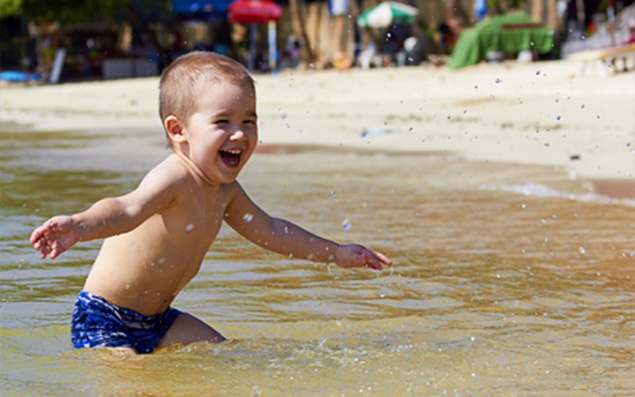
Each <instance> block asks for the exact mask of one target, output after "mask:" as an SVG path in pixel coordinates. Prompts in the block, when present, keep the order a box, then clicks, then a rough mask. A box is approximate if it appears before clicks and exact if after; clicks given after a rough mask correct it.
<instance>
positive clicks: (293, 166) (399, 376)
mask: <svg viewBox="0 0 635 397" xmlns="http://www.w3.org/2000/svg"><path fill="white" fill-rule="evenodd" d="M28 135H29V134H28V133H21V134H13V135H11V134H3V135H2V137H3V143H4V140H6V141H7V143H6V144H5V146H3V147H2V148H0V151H1V152H0V154H1V155H2V156H0V173H1V174H2V177H3V179H2V194H1V196H0V197H1V201H2V205H1V209H0V218H1V219H0V222H1V223H2V225H3V227H2V229H1V230H0V252H1V253H2V255H1V257H0V278H1V279H2V284H1V285H2V302H1V303H0V304H1V307H0V316H1V318H2V322H1V324H2V326H1V328H0V336H1V338H0V343H1V344H2V348H1V354H2V361H3V371H2V372H1V373H0V381H1V382H2V384H3V385H5V386H4V389H5V390H7V392H8V393H9V394H14V395H24V396H26V395H43V394H48V395H117V396H121V395H132V396H138V395H175V396H187V395H192V396H194V395H196V396H198V395H201V394H203V395H206V394H209V392H210V391H212V390H213V394H214V395H220V396H223V395H227V396H235V395H285V396H286V395H288V396H296V395H316V396H323V395H352V394H362V395H481V396H492V395H534V394H535V395H541V396H545V395H547V396H550V395H553V396H562V395H575V396H586V395H588V396H596V395H632V394H633V393H635V386H634V385H633V381H632V379H633V377H634V376H635V368H634V367H635V360H634V359H633V355H632V348H633V335H635V333H634V327H635V316H634V308H635V305H634V303H633V302H634V299H633V298H634V294H633V291H634V288H633V280H632V279H631V274H632V268H633V266H634V261H635V259H634V257H635V249H634V247H633V246H632V243H631V242H632V235H633V228H634V227H635V215H633V210H632V203H631V202H629V201H628V200H613V201H612V200H609V199H607V198H605V197H604V198H603V197H598V196H597V195H595V196H594V195H590V193H591V192H590V190H589V187H588V185H587V184H585V183H583V182H579V181H571V180H568V179H567V178H566V176H565V175H563V174H562V173H560V172H559V171H557V170H554V169H550V168H546V167H527V166H524V167H520V166H509V165H504V164H489V163H482V164H479V163H468V162H466V161H464V160H462V159H461V158H458V157H455V156H452V155H447V154H438V153H429V154H425V155H424V154H400V155H396V154H386V153H384V154H373V153H362V152H356V153H352V152H347V151H344V150H333V149H328V150H327V149H320V148H312V149H306V150H304V149H303V150H300V149H298V148H295V149H289V150H283V149H282V148H278V149H273V148H265V149H266V150H263V152H261V153H259V154H256V155H255V156H254V158H253V159H252V164H250V165H249V166H248V167H247V169H246V170H245V171H244V174H243V175H242V177H241V182H242V184H243V185H244V186H245V187H246V189H247V190H248V192H249V193H250V194H251V195H252V196H253V198H254V199H255V200H256V201H257V202H258V203H260V204H261V206H262V207H264V208H265V209H266V210H267V211H269V212H270V213H271V214H273V215H276V216H282V217H287V218H289V219H291V220H294V221H296V222H297V223H299V224H301V225H302V226H304V227H306V228H308V229H310V230H313V231H315V232H318V233H320V234H323V235H326V236H328V237H331V238H334V239H337V240H341V241H343V242H349V241H355V242H362V243H364V244H367V245H369V246H371V247H373V248H375V249H377V250H379V251H382V252H384V253H386V254H387V255H389V256H390V257H391V258H392V259H393V260H394V261H395V266H394V268H393V269H392V270H386V271H384V272H382V273H375V272H372V271H369V270H344V269H340V268H337V267H335V266H328V267H327V266H324V265H314V264H311V263H307V262H302V261H297V260H293V259H289V258H283V257H280V256H277V255H274V254H271V253H267V252H265V251H262V250H261V249H260V248H258V247H255V246H253V245H251V244H249V243H247V242H246V241H244V240H243V239H242V238H240V237H239V236H237V235H236V234H234V233H233V232H232V231H231V230H229V229H223V230H222V232H221V234H220V236H219V240H218V241H217V242H216V243H215V244H214V246H213V247H212V250H211V251H210V253H209V254H208V256H207V258H206V260H205V262H204V264H203V267H202V270H201V272H200V274H199V275H198V276H197V278H195V279H194V281H193V282H192V283H191V285H190V286H189V287H188V288H187V289H186V290H185V291H184V292H183V294H182V295H181V296H180V297H179V298H178V299H177V301H176V302H175V306H176V307H179V308H181V309H184V310H187V311H189V312H191V313H193V314H195V315H197V316H199V317H201V318H202V319H204V320H205V321H207V322H209V323H211V324H213V325H214V326H215V327H217V328H218V329H219V330H220V331H221V332H222V333H224V334H225V335H226V336H228V337H229V338H232V339H234V341H233V342H232V343H229V344H225V345H221V346H216V345H207V344H200V345H197V346H191V347H185V348H182V349H177V350H176V351H169V352H168V351H164V352H161V353H160V354H156V355H151V356H143V357H134V358H122V357H117V356H116V355H113V354H111V353H108V352H99V351H74V350H71V349H70V343H69V342H68V325H67V323H68V319H69V316H70V311H71V307H72V303H73V300H74V295H75V294H76V293H77V292H78V291H79V289H80V288H81V285H82V283H83V279H84V277H85V275H86V274H87V272H88V270H89V267H90V262H91V260H92V258H94V256H95V255H96V251H97V249H98V248H99V243H96V242H94V243H88V244H81V245H79V246H77V247H75V248H74V249H73V250H71V251H70V252H68V253H66V254H65V255H63V256H62V257H61V258H59V259H58V260H56V261H54V262H51V261H46V262H41V261H40V260H39V259H38V257H37V256H36V255H35V253H34V252H33V251H32V250H31V248H30V246H29V245H28V241H27V239H28V234H29V233H30V231H31V229H32V228H33V227H34V226H35V225H36V224H39V223H40V222H41V221H42V220H43V219H44V218H45V217H48V216H50V215H52V214H54V213H58V212H71V211H77V210H80V209H82V208H85V207H86V206H87V205H89V204H90V203H92V202H93V201H94V200H96V199H97V198H99V197H102V196H104V195H110V194H117V193H121V192H124V191H126V190H128V189H130V188H132V187H133V186H134V185H135V184H136V183H137V182H138V181H139V179H140V178H141V177H142V175H143V174H144V173H145V172H146V171H147V169H148V168H149V167H150V166H151V164H152V163H153V162H156V161H158V159H160V158H161V156H163V155H164V153H163V152H162V150H161V145H160V144H153V145H149V146H148V147H149V148H148V149H147V150H143V151H141V153H135V155H134V159H133V156H132V155H130V156H128V155H124V156H122V155H121V153H118V152H117V151H115V150H110V151H109V150H104V151H102V153H100V155H99V156H92V159H93V161H92V162H91V164H90V166H89V167H85V166H84V161H85V158H86V156H87V151H90V150H92V149H89V148H90V147H91V146H92V145H91V144H90V142H101V140H102V139H103V136H102V135H99V134H97V135H95V136H94V140H92V141H91V140H89V139H86V140H84V141H81V140H77V141H75V144H73V145H66V144H63V141H65V140H66V138H67V135H63V134H62V135H60V136H48V137H46V139H48V140H51V141H53V142H52V144H51V145H50V146H46V147H43V146H41V145H38V144H33V142H31V140H29V139H26V138H25V137H26V136H28ZM33 138H34V139H35V137H33ZM160 138H161V137H159V139H160ZM42 139H45V138H44V137H39V138H37V139H36V140H38V141H41V140H42ZM104 145H107V142H105V141H104ZM8 148H10V149H8ZM9 153H11V155H8V154H9ZM16 153H19V154H20V155H19V156H17V155H16ZM88 153H90V152H88ZM43 156H46V158H48V159H49V161H46V158H43ZM61 158H64V159H65V161H63V162H62V161H51V159H61ZM33 159H35V160H34V161H31V160H33ZM128 159H130V161H129V162H128ZM75 161H77V162H75ZM113 161H116V165H113V164H115V163H114V162H113ZM43 164H45V165H46V166H42V165H43ZM126 168H127V169H126ZM289 170H293V172H290V171H289ZM544 192H551V193H550V194H543V193H544ZM554 192H555V193H554Z"/></svg>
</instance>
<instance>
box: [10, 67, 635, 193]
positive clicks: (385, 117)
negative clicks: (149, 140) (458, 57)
mask: <svg viewBox="0 0 635 397" xmlns="http://www.w3.org/2000/svg"><path fill="white" fill-rule="evenodd" d="M579 71H580V64H578V63H574V62H567V61H556V62H538V63H531V64H518V63H507V64H503V65H496V66H493V65H486V64H482V65H478V66H475V67H472V68H468V69H464V70H460V71H451V70H448V69H445V68H436V67H432V66H421V67H406V68H386V69H373V70H369V71H361V70H351V71H345V72H339V71H324V72H281V73H279V74H278V75H273V76H272V75H256V76H255V78H256V81H257V90H258V95H259V109H258V111H259V116H260V138H261V142H262V143H264V144H270V145H289V144H291V145H301V146H306V145H309V146H311V145H320V146H324V145H326V146H337V147H344V148H346V147H349V148H355V149H367V150H372V151H405V152H415V153H416V152H421V153H425V152H441V153H457V154H460V155H462V156H464V157H465V158H467V159H468V160H471V161H478V162H503V163H516V164H538V165H555V166H558V167H561V168H562V169H563V170H565V171H566V172H567V173H568V175H569V177H570V178H571V179H576V178H589V179H593V180H600V181H604V180H619V181H620V182H619V186H622V187H624V186H627V187H628V189H627V190H629V191H631V190H633V189H635V187H634V185H632V180H633V175H634V174H635V160H634V159H633V149H634V148H635V112H634V111H633V109H635V73H634V72H627V73H619V74H613V75H609V76H608V77H600V76H580V75H579ZM157 84H158V79H157V78H142V79H133V80H116V81H104V82H90V83H80V84H63V85H59V86H39V87H11V88H5V89H1V90H0V106H1V108H0V123H1V124H0V125H2V126H4V127H3V129H4V130H7V129H8V127H7V126H9V125H10V124H11V123H18V124H20V125H24V124H27V125H29V128H30V129H35V130H40V131H59V130H94V129H103V128H113V129H120V130H122V129H130V130H134V129H137V128H144V129H147V128H156V129H157V133H159V134H160V129H161V123H160V121H159V119H158V116H157ZM121 145H122V148H123V147H125V146H127V145H128V142H127V141H126V140H125V139H122V140H121ZM594 186H595V187H596V189H601V190H603V191H607V189H606V183H605V182H601V183H595V184H594ZM614 190H615V189H608V192H609V194H611V195H612V194H613V193H612V192H613V191H614ZM623 190H624V189H623V188H622V189H621V191H623ZM615 194H620V195H621V194H623V193H615ZM628 195H632V193H628Z"/></svg>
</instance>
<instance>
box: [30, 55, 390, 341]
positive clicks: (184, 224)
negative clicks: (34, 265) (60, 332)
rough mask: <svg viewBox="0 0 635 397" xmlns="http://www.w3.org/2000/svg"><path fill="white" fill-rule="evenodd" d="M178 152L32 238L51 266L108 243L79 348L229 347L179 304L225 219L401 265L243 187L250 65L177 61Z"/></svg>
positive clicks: (172, 84) (174, 117) (270, 245)
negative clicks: (70, 252)
mask: <svg viewBox="0 0 635 397" xmlns="http://www.w3.org/2000/svg"><path fill="white" fill-rule="evenodd" d="M159 103H160V104H159V112H160V115H161V119H162V120H163V126H164V127H165V131H166V133H167V137H168V141H169V146H170V148H171V150H172V153H171V154H170V155H169V156H168V157H167V158H166V159H165V160H164V161H163V162H161V163H160V164H159V165H157V166H156V167H155V168H154V169H152V170H151V171H150V172H149V173H148V174H147V175H146V176H145V177H144V179H143V180H142V181H141V183H140V184H139V186H138V187H137V188H136V189H135V190H134V191H132V192H130V193H128V194H126V195H123V196H120V197H115V198H105V199H102V200H100V201H98V202H96V203H95V204H93V205H92V206H91V207H90V208H89V209H88V210H86V211H84V212H81V213H78V214H74V215H70V216H56V217H53V218H51V219H49V220H48V221H46V222H45V223H44V224H43V225H42V226H40V227H38V228H37V229H35V230H34V231H33V234H32V235H31V243H32V244H33V246H34V247H35V249H36V250H38V251H40V256H41V257H42V259H44V258H46V257H47V256H50V258H51V259H55V258H56V257H58V256H59V255H60V254H62V253H63V252H64V251H66V250H67V249H69V248H70V247H71V246H72V245H73V244H75V243H77V242H79V241H89V240H94V239H101V238H105V240H104V243H103V245H102V248H101V250H100V252H99V254H98V256H97V258H96V260H95V263H94V265H93V267H92V269H91V271H90V274H89V275H88V278H87V279H86V283H85V285H84V290H83V291H82V292H81V293H80V294H79V296H78V298H77V301H76V304H75V309H74V310H73V318H72V321H71V340H72V342H73V345H74V346H75V347H76V348H83V347H116V348H120V349H124V350H126V351H132V352H136V353H151V352H152V351H154V350H156V349H159V348H162V347H166V346H169V345H171V344H174V343H180V344H184V345H187V344H190V343H194V342H201V341H212V342H216V343H218V342H222V341H224V340H225V338H224V337H223V336H222V335H221V334H220V333H218V332H217V331H216V330H214V329H213V328H212V327H210V326H208V325H207V324H205V323H204V322H202V321H201V320H199V319H197V318H195V317H194V316H192V315H189V314H187V313H184V312H180V311H178V310H176V309H173V308H171V307H170V304H171V303H172V301H173V300H174V298H175V297H176V295H177V294H178V293H179V292H180V291H181V289H183V287H185V286H186V285H187V284H188V282H189V281H190V280H191V279H192V278H193V277H194V276H195V275H196V273H197V272H198V270H199V268H200V266H201V263H202V261H203V258H204V257H205V254H206V253H207V251H208V249H209V247H210V245H211V244H212V242H213V241H214V239H215V238H216V235H217V234H218V231H219V229H220V227H221V223H222V222H223V221H225V222H226V223H227V224H228V225H229V226H231V227H232V228H233V229H234V230H236V231H237V232H238V233H239V234H241V235H242V236H244V237H245V238H247V239H248V240H249V241H251V242H253V243H255V244H257V245H259V246H261V247H263V248H266V249H268V250H271V251H274V252H277V253H280V254H283V255H291V256H293V257H294V258H300V259H307V260H311V261H316V262H325V263H327V262H335V263H336V264H337V265H339V266H342V267H364V266H365V267H370V268H372V269H376V270H381V269H382V264H383V265H391V262H390V260H389V259H388V258H387V257H385V256H384V255H382V254H380V253H376V252H373V251H371V250H368V249H366V248H364V247H362V246H360V245H339V244H337V243H335V242H332V241H329V240H326V239H324V238H321V237H319V236H316V235H314V234H312V233H310V232H308V231H306V230H304V229H302V228H300V227H298V226H296V225H294V224H293V223H290V222H288V221H286V220H283V219H278V218H272V217H270V216H269V215H267V214H266V213H265V212H264V211H263V210H262V209H260V208H259V207H258V206H257V205H256V204H255V203H254V202H252V201H251V200H250V199H249V197H248V196H247V194H246V193H245V191H244V190H243V188H242V187H241V186H240V184H239V183H238V182H237V181H236V178H237V177H238V174H239V172H240V170H241V169H242V168H243V166H244V165H245V163H247V161H248V160H249V158H250V156H251V155H252V153H253V151H254V149H255V147H256V143H257V141H258V126H257V115H256V93H255V88H254V82H253V80H252V78H251V76H250V75H249V73H248V72H247V70H246V69H245V68H244V67H243V66H242V65H240V64H239V63H237V62H235V61H233V60H231V59H229V58H225V57H223V56H220V55H217V54H214V53H210V52H192V53H189V54H187V55H184V56H182V57H180V58H178V59H177V60H175V61H174V62H173V63H172V64H171V65H170V66H169V67H168V68H167V69H166V70H165V72H164V73H163V75H162V76H161V80H160V83H159Z"/></svg>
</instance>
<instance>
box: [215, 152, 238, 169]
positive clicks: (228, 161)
mask: <svg viewBox="0 0 635 397" xmlns="http://www.w3.org/2000/svg"><path fill="white" fill-rule="evenodd" d="M242 152H243V151H242V150H240V149H227V150H220V151H219V154H220V158H221V160H222V161H223V164H225V165H226V166H227V167H232V168H233V167H237V166H238V164H240V155H241V154H242Z"/></svg>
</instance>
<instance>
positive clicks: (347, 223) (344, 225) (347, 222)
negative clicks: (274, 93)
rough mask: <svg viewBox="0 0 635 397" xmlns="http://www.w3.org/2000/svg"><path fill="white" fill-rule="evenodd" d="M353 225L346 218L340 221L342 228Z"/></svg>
mask: <svg viewBox="0 0 635 397" xmlns="http://www.w3.org/2000/svg"><path fill="white" fill-rule="evenodd" d="M352 226H353V225H352V224H351V222H350V221H349V220H348V219H344V220H343V221H342V229H344V230H348V229H350V228H351V227H352Z"/></svg>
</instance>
